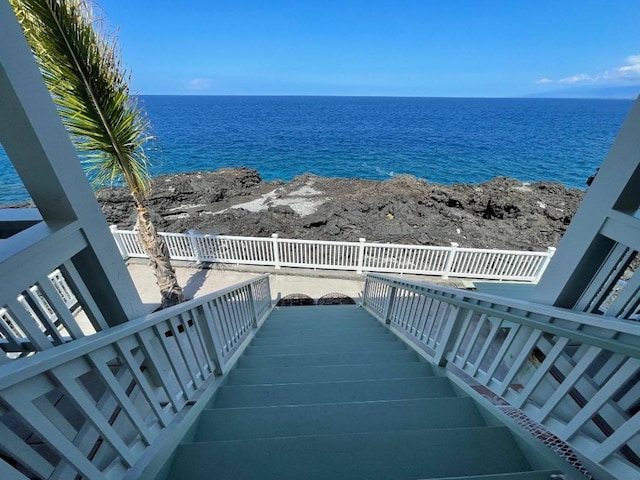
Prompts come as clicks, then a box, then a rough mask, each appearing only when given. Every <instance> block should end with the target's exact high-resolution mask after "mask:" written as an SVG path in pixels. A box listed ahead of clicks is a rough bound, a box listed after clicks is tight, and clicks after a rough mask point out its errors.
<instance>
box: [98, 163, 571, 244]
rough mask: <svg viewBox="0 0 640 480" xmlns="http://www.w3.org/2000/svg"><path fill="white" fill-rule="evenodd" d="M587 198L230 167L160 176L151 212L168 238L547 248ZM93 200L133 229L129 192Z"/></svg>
mask: <svg viewBox="0 0 640 480" xmlns="http://www.w3.org/2000/svg"><path fill="white" fill-rule="evenodd" d="M583 196H584V191H582V190H578V189H568V188H566V187H565V186H563V185H562V184H560V183H554V182H534V183H523V182H521V181H518V180H514V179H509V178H504V177H496V178H494V179H492V180H490V181H488V182H484V183H480V184H472V185H470V184H454V185H441V184H435V183H428V182H426V181H424V180H422V179H418V178H415V177H412V176H409V175H397V176H395V177H393V178H391V179H389V180H385V181H374V180H363V179H354V178H327V177H320V176H316V175H311V174H305V175H301V176H298V177H296V178H294V179H293V180H292V181H290V182H282V181H275V182H266V181H263V180H262V179H261V178H260V175H259V174H258V172H257V171H255V170H252V169H248V168H226V169H221V170H218V171H213V172H192V173H181V174H175V175H164V176H160V177H157V178H154V179H153V186H152V189H151V193H150V195H149V200H148V206H149V209H150V211H151V216H152V219H153V221H154V222H155V224H156V228H157V229H158V231H165V232H186V231H188V230H190V229H195V230H196V231H197V232H199V233H209V234H219V235H240V236H255V237H267V236H270V235H271V234H273V233H278V235H279V236H280V237H281V238H297V239H311V240H335V241H339V240H342V241H357V240H358V239H359V238H366V239H367V240H368V241H375V242H384V243H403V244H412V245H415V244H418V245H445V246H446V245H449V243H450V242H457V243H458V244H459V245H460V246H462V247H474V248H501V249H517V250H544V249H545V248H546V247H550V246H556V245H557V243H558V242H559V240H560V238H561V237H562V235H563V233H564V232H565V230H566V228H567V225H568V224H569V222H570V220H571V217H572V216H573V214H574V213H575V211H576V209H577V207H578V204H579V203H580V201H581V200H582V198H583ZM96 197H97V199H98V201H99V203H100V204H101V207H102V210H103V212H104V214H105V216H106V218H107V221H108V222H109V223H110V224H114V225H118V227H120V228H123V229H131V228H133V226H134V225H135V220H136V214H135V209H134V208H133V204H132V202H131V197H130V195H129V193H128V191H127V189H126V188H104V189H100V190H98V191H97V192H96Z"/></svg>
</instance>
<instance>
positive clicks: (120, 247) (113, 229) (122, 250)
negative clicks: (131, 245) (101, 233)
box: [109, 225, 129, 260]
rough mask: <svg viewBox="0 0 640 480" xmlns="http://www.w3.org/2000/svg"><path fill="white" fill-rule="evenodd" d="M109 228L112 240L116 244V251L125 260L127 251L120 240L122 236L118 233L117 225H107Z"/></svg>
mask: <svg viewBox="0 0 640 480" xmlns="http://www.w3.org/2000/svg"><path fill="white" fill-rule="evenodd" d="M109 230H111V235H112V236H113V240H114V241H115V242H116V245H117V246H118V251H119V252H120V255H121V256H122V259H123V260H126V259H127V258H129V252H127V248H126V247H125V246H124V243H123V242H122V237H120V234H119V233H118V226H117V225H109Z"/></svg>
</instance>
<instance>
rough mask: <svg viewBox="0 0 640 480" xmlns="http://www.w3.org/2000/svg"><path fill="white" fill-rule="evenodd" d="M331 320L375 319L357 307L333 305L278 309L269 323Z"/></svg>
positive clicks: (271, 316) (272, 314)
mask: <svg viewBox="0 0 640 480" xmlns="http://www.w3.org/2000/svg"><path fill="white" fill-rule="evenodd" d="M310 318H312V319H320V320H331V319H336V318H346V319H357V318H368V319H372V318H373V317H372V316H371V315H370V314H369V313H368V312H367V311H366V310H365V309H364V308H360V307H358V306H357V305H332V306H331V307H322V306H321V307H317V306H300V307H286V308H276V309H275V310H273V312H272V313H271V315H270V316H269V321H273V322H278V321H287V320H292V321H300V320H303V319H310Z"/></svg>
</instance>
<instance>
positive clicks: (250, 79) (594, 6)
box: [98, 0, 640, 97]
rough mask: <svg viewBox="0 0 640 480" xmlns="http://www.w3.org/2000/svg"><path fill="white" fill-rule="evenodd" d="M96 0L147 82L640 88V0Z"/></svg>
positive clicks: (194, 86) (401, 92) (512, 92)
mask: <svg viewBox="0 0 640 480" xmlns="http://www.w3.org/2000/svg"><path fill="white" fill-rule="evenodd" d="M98 3H99V5H100V6H101V7H102V9H103V10H104V15H105V17H106V19H107V21H108V23H109V25H110V26H111V27H113V28H116V29H117V30H118V38H119V43H120V46H121V48H122V56H123V60H124V64H125V66H126V68H128V69H129V70H130V71H131V72H132V84H133V90H134V91H135V92H137V93H141V94H200V95H204V94H213V95H389V96H439V97H512V96H522V95H529V94H536V93H541V92H555V91H558V90H560V91H566V92H572V91H586V92H588V91H592V90H603V89H610V88H611V87H625V86H626V87H631V90H634V88H635V87H636V86H637V93H640V33H639V30H638V25H640V2H639V1H638V0H615V1H610V0H609V1H591V0H580V1H574V0H554V1H548V0H535V1H533V0H502V1H497V0H486V1H481V0H475V1H474V0H465V1H463V0H446V1H445V0H441V1H434V0H367V1H364V0H340V1H334V0H323V1H316V0H291V1H290V0H187V1H184V2H175V1H166V0H154V1H147V0H131V1H123V0H98ZM607 91H608V90H607ZM634 91H635V90H634ZM586 96H589V95H588V94H587V95H586Z"/></svg>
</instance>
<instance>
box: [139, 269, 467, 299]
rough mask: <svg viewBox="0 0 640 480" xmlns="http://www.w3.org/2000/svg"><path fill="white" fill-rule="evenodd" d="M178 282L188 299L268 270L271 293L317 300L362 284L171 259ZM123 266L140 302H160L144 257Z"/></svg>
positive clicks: (351, 292) (323, 275)
mask: <svg viewBox="0 0 640 480" xmlns="http://www.w3.org/2000/svg"><path fill="white" fill-rule="evenodd" d="M173 263H174V268H175V270H176V275H177V276H178V282H179V283H180V285H181V286H182V288H183V289H184V292H185V296H186V297H187V298H188V299H191V298H195V297H201V296H203V295H207V294H209V293H211V292H215V291H217V290H220V289H222V288H225V287H229V286H231V285H235V284H236V283H239V282H243V281H245V280H249V279H251V278H254V277H256V276H258V275H263V274H265V273H269V274H270V277H269V280H270V285H271V294H272V296H273V298H275V297H276V296H277V295H278V294H280V296H281V297H286V296H287V295H292V294H303V295H308V296H309V297H311V298H313V299H315V300H318V299H319V298H320V297H322V296H324V295H327V294H331V293H340V294H343V295H347V296H349V297H351V298H353V299H354V300H355V301H358V299H359V298H360V296H361V295H362V291H363V288H364V279H365V277H364V276H363V275H359V274H357V273H355V272H343V271H339V270H308V269H302V268H281V269H278V270H276V269H274V268H269V267H251V266H235V265H234V266H229V265H223V264H215V265H207V266H206V267H202V266H198V265H195V264H192V263H188V262H173ZM127 268H128V269H129V273H130V274H131V277H132V279H133V282H134V283H135V285H136V288H137V289H138V293H139V294H140V298H141V299H142V301H143V303H145V304H148V305H149V306H150V308H155V307H157V306H158V305H159V303H160V294H159V291H158V286H157V285H156V279H155V277H154V275H153V271H152V270H151V268H150V267H149V266H148V264H147V261H146V260H134V259H130V260H129V261H128V262H127ZM402 278H406V279H411V280H417V281H422V282H429V283H438V284H446V285H449V286H452V287H463V286H464V283H463V281H462V280H456V279H449V280H443V279H442V278H440V277H428V276H418V275H403V277H402Z"/></svg>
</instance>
